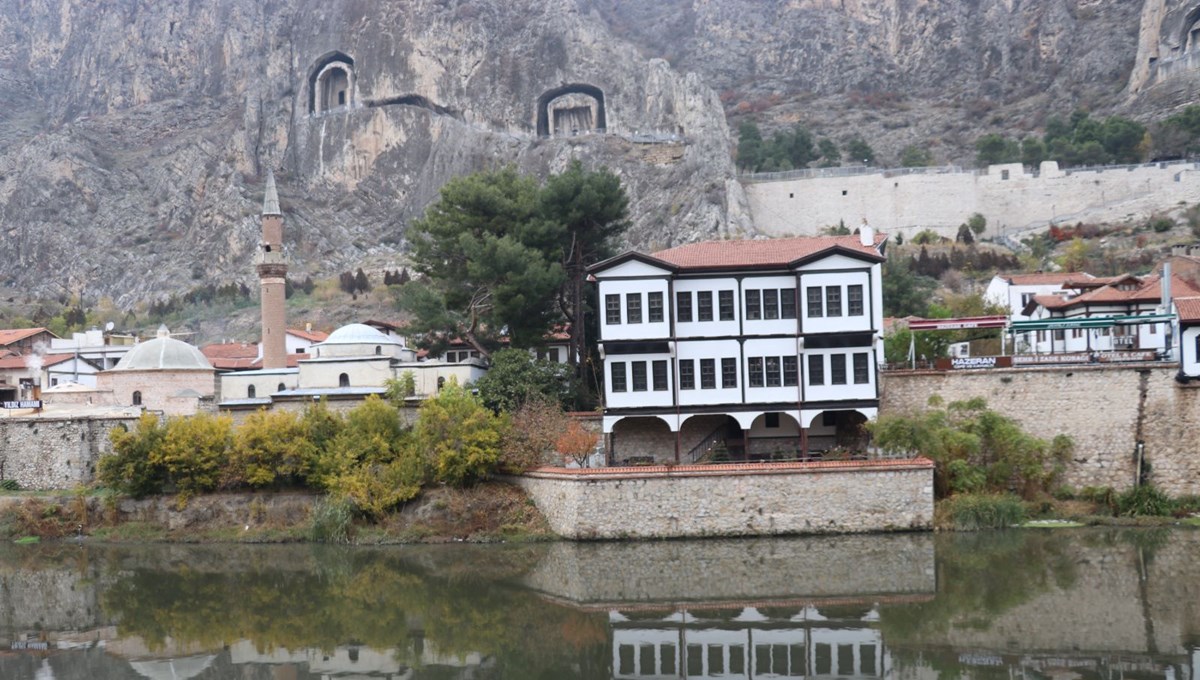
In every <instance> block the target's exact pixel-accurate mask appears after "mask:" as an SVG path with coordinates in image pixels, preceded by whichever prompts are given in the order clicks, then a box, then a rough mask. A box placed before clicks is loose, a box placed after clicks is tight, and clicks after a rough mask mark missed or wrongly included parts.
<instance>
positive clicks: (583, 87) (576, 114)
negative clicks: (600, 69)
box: [537, 83, 608, 137]
mask: <svg viewBox="0 0 1200 680" xmlns="http://www.w3.org/2000/svg"><path fill="white" fill-rule="evenodd" d="M607 126H608V121H607V116H606V114H605V111H604V92H603V91H602V90H601V89H600V88H598V87H596V86H595V85H588V84H586V83H572V84H570V85H563V86H562V87H556V88H554V89H553V90H547V91H546V92H544V93H542V96H540V97H538V108H537V133H538V135H539V136H541V137H566V136H570V135H575V134H584V133H587V132H592V131H599V132H603V131H604V129H605V128H606V127H607Z"/></svg>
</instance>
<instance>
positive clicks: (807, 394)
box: [800, 347, 878, 401]
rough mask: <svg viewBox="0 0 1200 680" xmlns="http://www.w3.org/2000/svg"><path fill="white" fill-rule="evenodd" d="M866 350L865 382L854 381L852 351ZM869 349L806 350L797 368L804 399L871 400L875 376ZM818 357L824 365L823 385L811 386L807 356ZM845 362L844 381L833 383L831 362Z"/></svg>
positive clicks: (856, 352) (873, 363) (873, 395)
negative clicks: (798, 368) (800, 375)
mask: <svg viewBox="0 0 1200 680" xmlns="http://www.w3.org/2000/svg"><path fill="white" fill-rule="evenodd" d="M861 352H866V353H867V355H868V356H867V382H866V383H857V384H856V383H855V382H854V360H853V356H854V355H855V354H858V353H861ZM870 354H871V350H870V348H858V347H844V348H838V349H806V350H805V351H804V356H803V357H801V358H802V361H801V363H800V371H801V374H802V375H803V380H804V400H805V401H833V400H843V399H847V400H848V399H856V400H857V399H874V398H875V395H876V393H875V382H876V380H878V376H877V375H876V364H875V362H873V361H871V357H870ZM810 356H819V357H821V362H822V365H823V366H824V367H825V376H824V377H825V380H824V383H825V384H824V385H813V384H812V376H811V375H809V373H808V361H809V359H808V357H810ZM834 361H841V362H844V365H845V367H846V384H844V385H834V384H832V381H833V362H834Z"/></svg>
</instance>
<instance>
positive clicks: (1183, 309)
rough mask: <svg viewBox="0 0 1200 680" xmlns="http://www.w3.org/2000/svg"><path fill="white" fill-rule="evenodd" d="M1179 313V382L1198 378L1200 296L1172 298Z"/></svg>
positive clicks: (1199, 366) (1199, 360)
mask: <svg viewBox="0 0 1200 680" xmlns="http://www.w3.org/2000/svg"><path fill="white" fill-rule="evenodd" d="M1173 302H1174V303H1175V312H1176V313H1177V314H1178V315H1179V374H1178V375H1177V376H1176V379H1177V380H1179V382H1183V383H1186V382H1189V381H1191V380H1195V379H1197V378H1200V297H1177V298H1175V299H1174V300H1173Z"/></svg>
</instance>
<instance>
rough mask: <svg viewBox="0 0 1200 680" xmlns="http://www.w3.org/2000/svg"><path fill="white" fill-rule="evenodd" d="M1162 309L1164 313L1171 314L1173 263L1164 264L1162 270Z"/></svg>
mask: <svg viewBox="0 0 1200 680" xmlns="http://www.w3.org/2000/svg"><path fill="white" fill-rule="evenodd" d="M1162 309H1163V312H1164V313H1166V314H1169V313H1170V312H1171V263H1170V262H1164V263H1163V268H1162Z"/></svg>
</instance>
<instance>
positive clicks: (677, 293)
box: [590, 236, 883, 463]
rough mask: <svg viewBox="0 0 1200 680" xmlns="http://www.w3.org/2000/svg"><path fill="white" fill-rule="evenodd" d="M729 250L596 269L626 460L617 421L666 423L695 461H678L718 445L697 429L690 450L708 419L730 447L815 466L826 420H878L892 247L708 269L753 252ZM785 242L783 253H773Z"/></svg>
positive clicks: (759, 254) (791, 250)
mask: <svg viewBox="0 0 1200 680" xmlns="http://www.w3.org/2000/svg"><path fill="white" fill-rule="evenodd" d="M843 242H844V243H843ZM728 243H729V244H731V245H728V246H727V245H726V243H723V242H714V243H710V244H696V245H695V246H691V247H689V246H685V247H684V248H685V249H686V248H695V247H697V246H698V247H700V248H703V249H704V250H703V251H691V253H689V254H686V255H680V254H679V251H680V249H674V250H671V251H664V252H663V253H658V254H655V255H654V256H646V255H640V254H636V253H628V254H626V255H622V256H620V257H617V258H613V259H611V260H608V261H607V262H602V263H600V264H598V265H596V266H594V267H593V268H592V269H591V270H590V271H591V274H592V276H593V277H594V278H595V280H596V281H597V284H598V287H599V306H600V310H599V314H598V316H599V322H600V333H599V338H600V345H601V351H602V355H603V357H604V400H605V401H604V403H605V416H604V425H603V429H604V432H605V433H606V434H613V433H616V434H614V437H613V441H612V448H613V450H614V452H615V456H614V457H615V458H617V459H618V460H619V459H620V458H621V452H620V451H619V449H620V448H621V445H620V441H619V431H620V427H619V423H621V422H622V421H623V420H628V419H635V418H641V419H646V418H651V419H656V420H658V421H662V422H663V423H665V424H666V426H667V428H668V429H669V430H670V432H671V433H674V435H675V440H676V441H675V445H674V448H675V449H676V450H677V453H675V455H676V457H677V459H679V460H680V462H685V463H686V462H691V461H689V460H683V459H682V456H681V455H680V454H686V453H687V452H689V451H690V450H692V449H693V448H694V447H695V446H696V445H697V444H700V443H702V442H699V441H692V439H696V438H697V436H701V437H702V436H703V435H704V434H707V431H705V432H703V433H702V434H700V435H697V433H696V432H690V433H688V434H687V435H686V436H687V437H688V438H687V439H686V440H685V434H683V433H684V432H685V431H687V430H688V427H687V425H688V421H689V419H691V418H696V417H703V418H706V419H707V420H705V422H704V424H703V427H704V428H705V429H706V430H714V429H716V430H718V431H719V430H720V428H721V425H720V422H722V421H721V420H720V418H721V417H722V416H727V417H728V421H727V422H728V423H729V426H730V429H731V432H732V433H733V434H731V435H730V436H731V437H736V436H739V435H737V434H736V431H737V430H740V437H741V438H742V441H740V442H738V443H737V445H736V446H737V447H738V448H739V449H740V448H741V447H743V446H745V447H748V448H753V444H754V443H755V440H762V441H760V442H758V443H759V444H763V443H765V442H766V441H767V440H775V444H773V446H776V447H777V448H778V447H784V446H793V447H795V448H796V449H797V450H800V451H801V455H807V453H808V450H807V445H806V437H807V436H808V434H809V431H810V430H811V429H813V428H819V429H821V434H826V432H825V428H826V426H825V423H824V420H823V419H819V418H818V417H819V416H820V415H821V414H823V413H826V412H829V411H838V412H844V413H846V414H850V413H857V415H858V417H859V419H860V420H862V419H868V418H873V417H874V416H875V414H876V412H877V409H878V403H879V402H878V399H879V396H878V365H879V363H880V362H881V361H882V360H883V345H882V343H881V342H880V340H879V337H880V333H881V329H882V327H883V297H882V286H881V273H882V261H883V256H882V246H883V243H882V241H879V242H875V241H874V240H872V242H871V244H870V245H867V244H865V243H861V242H860V240H859V237H858V236H853V237H843V238H841V239H829V238H826V239H779V240H776V241H766V242H753V243H754V244H757V245H754V246H753V248H754V249H755V252H754V253H753V254H752V256H751V255H747V256H746V261H745V263H744V264H739V263H738V262H737V261H736V258H737V257H741V255H738V254H734V260H735V261H734V262H733V263H732V264H731V263H729V262H726V261H722V264H721V265H720V266H714V267H707V266H705V264H704V262H703V259H702V256H703V254H704V253H712V254H713V256H714V257H715V258H717V259H718V260H721V258H725V260H728V259H729V257H728V256H727V255H723V254H722V253H721V250H722V249H723V248H725V247H732V248H735V249H740V248H743V247H744V246H741V245H737V244H739V243H743V244H744V243H746V242H728ZM776 244H778V246H779V248H778V251H779V252H778V253H771V252H770V250H771V249H772V246H774V245H776ZM850 245H852V246H854V247H849V246H850ZM695 252H700V253H701V260H700V261H696V259H695V257H696V255H695V254H694V253H695ZM764 253H765V254H764ZM793 255H797V256H796V257H792V256H793ZM673 259H678V260H680V261H681V262H682V263H683V264H680V263H678V262H673V261H672V260H673ZM764 259H765V260H769V261H766V262H764V261H763V260H764ZM714 417H716V419H715V420H714ZM659 427H661V426H659ZM693 429H694V428H693ZM828 434H830V435H832V432H829V433H828ZM826 439H828V441H827V442H824V443H826V444H828V443H829V442H831V441H832V440H833V437H832V436H829V437H827V438H826ZM785 440H787V441H785ZM731 446H732V445H731ZM826 448H828V447H826ZM656 455H657V452H656ZM638 457H641V456H638Z"/></svg>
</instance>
